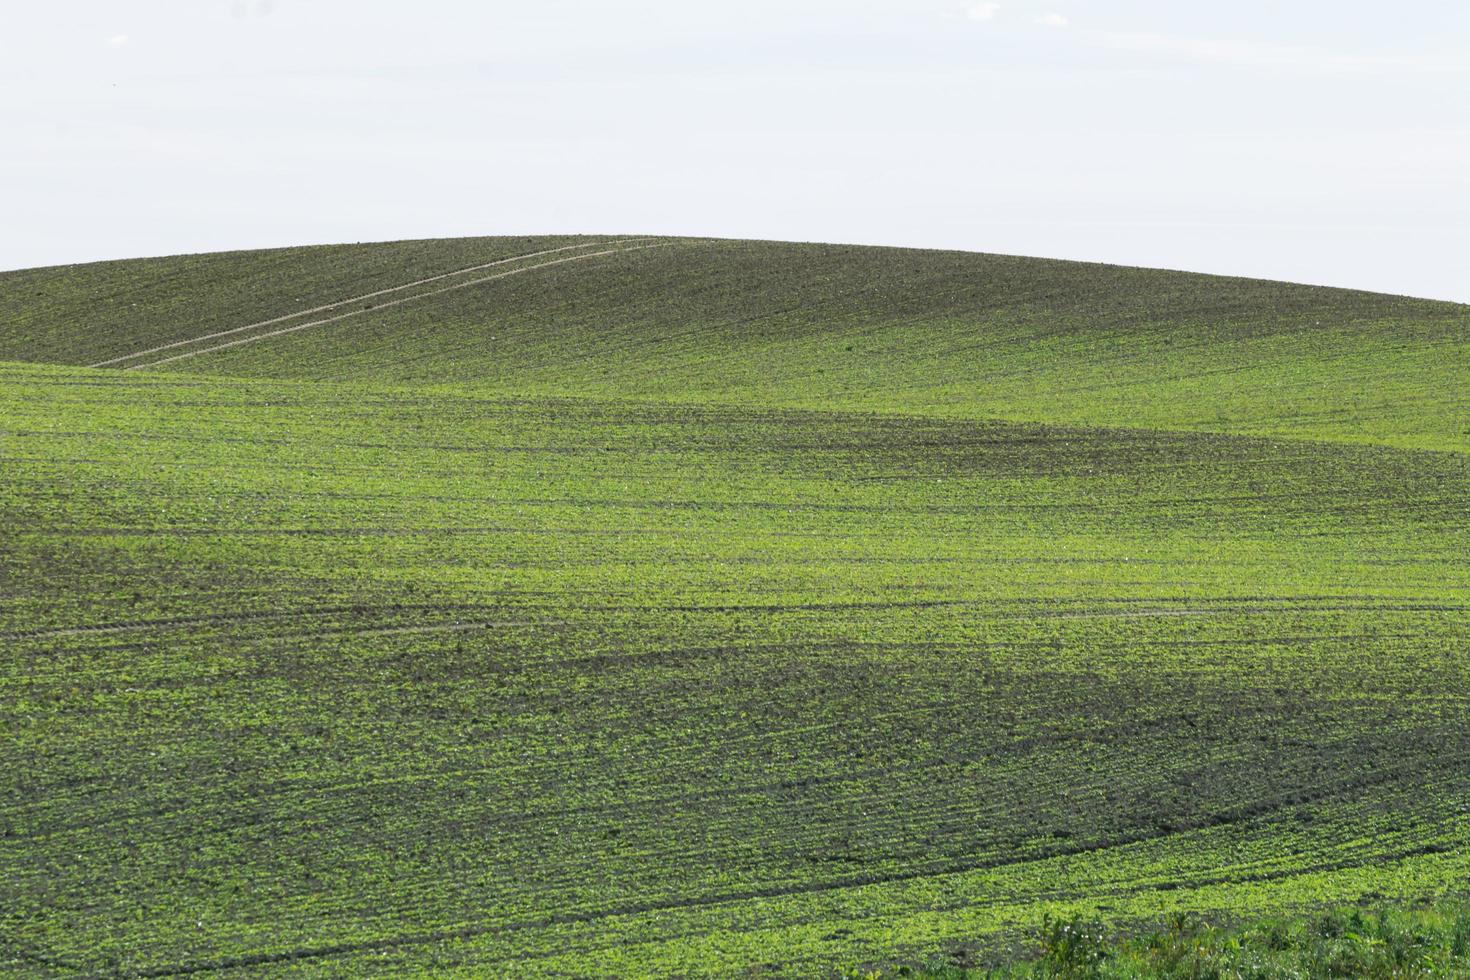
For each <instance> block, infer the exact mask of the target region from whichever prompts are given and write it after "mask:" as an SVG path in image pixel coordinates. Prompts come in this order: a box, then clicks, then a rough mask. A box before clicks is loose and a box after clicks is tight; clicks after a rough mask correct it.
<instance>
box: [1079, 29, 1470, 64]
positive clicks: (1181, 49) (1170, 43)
mask: <svg viewBox="0 0 1470 980" xmlns="http://www.w3.org/2000/svg"><path fill="white" fill-rule="evenodd" d="M1098 37H1099V38H1100V39H1101V41H1102V43H1103V44H1105V45H1107V46H1108V47H1110V48H1116V49H1117V50H1120V51H1131V52H1136V53H1139V54H1153V55H1161V56H1164V57H1169V58H1175V59H1178V60H1183V61H1189V62H1194V63H1196V64H1209V65H1233V66H1239V67H1247V68H1275V69H1283V70H1287V71H1304V72H1312V73H1373V72H1403V71H1420V72H1435V73H1438V72H1449V73H1454V74H1458V73H1460V72H1463V71H1465V70H1466V66H1465V64H1464V63H1463V62H1460V61H1458V60H1456V61H1446V60H1443V59H1435V58H1398V57H1385V56H1380V55H1367V54H1355V53H1351V52H1341V51H1330V50H1327V49H1324V48H1312V47H1303V46H1299V45H1291V44H1276V43H1273V42H1268V41H1234V40H1217V39H1212V38H1193V37H1175V36H1172V35H1167V34H1121V33H1104V34H1100V35H1098Z"/></svg>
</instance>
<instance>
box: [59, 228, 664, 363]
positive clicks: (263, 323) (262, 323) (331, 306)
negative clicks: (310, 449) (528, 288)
mask: <svg viewBox="0 0 1470 980" xmlns="http://www.w3.org/2000/svg"><path fill="white" fill-rule="evenodd" d="M644 241H648V239H647V238H620V239H615V240H613V241H608V242H579V243H577V244H576V245H563V246H562V247H560V248H548V249H544V250H543V251H540V252H527V253H526V254H525V255H512V256H510V257H509V258H504V259H496V260H495V261H494V262H485V263H482V264H480V265H471V266H466V267H465V268H463V269H454V270H452V271H450V272H441V273H439V274H438V275H433V276H428V277H426V278H424V279H415V280H414V281H413V282H406V283H403V284H402V285H398V286H389V287H387V288H386V289H379V290H377V291H376V292H371V293H363V294H362V295H361V296H351V297H348V298H347V299H339V300H337V301H336V302H335V303H327V304H325V305H323V306H313V307H312V308H311V309H307V310H297V311H296V312H295V313H286V314H283V315H281V316H277V317H272V318H271V319H269V320H259V321H257V322H255V323H247V324H245V326H243V327H232V328H230V329H229V330H220V331H217V332H215V333H207V334H204V335H203V336H200V337H190V338H189V339H188V340H176V341H174V342H173V343H169V344H161V345H159V346H158V347H150V348H148V349H147V350H140V351H134V352H133V353H131V354H124V355H122V356H121V357H113V358H109V359H107V360H105V361H98V362H97V363H96V364H88V365H87V367H94V368H97V367H107V366H108V365H111V364H119V363H121V362H123V361H131V360H133V359H134V358H137V357H145V356H147V355H148V354H157V353H158V352H159V351H166V350H172V349H173V348H175V347H184V346H186V345H188V344H197V343H199V342H200V341H203V340H213V339H215V338H216V337H228V336H229V335H230V334H236V333H240V332H242V331H245V330H254V329H255V328H256V327H268V326H270V325H271V324H273V323H282V322H284V321H286V320H294V319H296V318H297V317H299V316H310V315H311V314H313V313H324V312H326V311H327V310H335V309H336V308H337V307H339V306H346V305H347V304H348V303H360V302H362V301H363V300H365V299H372V298H374V297H376V296H386V295H387V294H389V293H396V292H399V291H401V290H404V289H412V288H413V287H414V286H423V285H426V284H428V283H431V282H438V281H439V280H440V279H448V278H449V277H451V276H459V275H464V274H465V273H466V272H479V271H480V270H482V269H490V268H493V267H495V266H497V265H507V264H509V263H511V262H520V261H523V260H525V259H535V258H540V257H541V256H543V255H554V254H556V253H557V252H569V251H571V250H572V249H576V248H596V247H597V246H600V245H626V244H627V243H629V242H644Z"/></svg>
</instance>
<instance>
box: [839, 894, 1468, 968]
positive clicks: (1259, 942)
mask: <svg viewBox="0 0 1470 980" xmlns="http://www.w3.org/2000/svg"><path fill="white" fill-rule="evenodd" d="M1038 940H1039V944H1040V946H1041V950H1040V955H1039V956H1038V957H1037V958H1036V959H1034V960H1029V961H1024V962H1020V963H1015V964H1010V965H1007V966H1000V967H988V968H968V967H964V966H958V965H954V964H936V965H931V966H927V967H923V968H917V969H913V968H907V967H905V968H900V969H898V970H895V971H854V972H850V974H849V975H850V976H852V977H863V978H870V980H879V978H882V977H911V978H913V980H982V978H983V980H1052V978H1056V980H1062V978H1076V980H1166V978H1167V980H1244V978H1251V980H1319V978H1320V980H1333V978H1349V980H1406V978H1418V977H1423V978H1430V977H1470V907H1467V906H1466V904H1465V903H1464V902H1463V901H1446V902H1442V903H1438V904H1434V905H1430V906H1428V907H1401V908H1400V907H1388V908H1383V909H1363V908H1337V909H1329V910H1326V911H1323V912H1321V913H1318V914H1316V915H1313V916H1310V917H1298V918H1266V919H1260V920H1256V921H1253V922H1250V923H1248V924H1245V925H1240V926H1234V927H1226V928H1222V927H1218V926H1213V925H1211V924H1209V923H1207V922H1205V921H1203V920H1201V919H1199V918H1197V917H1193V916H1188V915H1179V916H1175V917H1174V918H1173V919H1172V920H1171V921H1170V922H1168V923H1167V924H1165V925H1163V926H1161V927H1159V928H1157V929H1154V930H1151V931H1148V932H1146V933H1144V934H1142V935H1138V936H1133V937H1125V938H1122V939H1114V938H1111V937H1110V936H1109V935H1108V934H1107V932H1106V931H1105V930H1104V929H1103V928H1102V927H1100V926H1097V925H1088V924H1085V923H1078V922H1064V921H1061V920H1053V921H1050V922H1048V923H1046V925H1045V926H1044V927H1043V928H1042V929H1041V930H1040V933H1039V936H1038ZM955 958H956V959H965V958H967V957H966V956H964V955H957V956H956V957H955Z"/></svg>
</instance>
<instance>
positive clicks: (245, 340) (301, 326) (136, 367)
mask: <svg viewBox="0 0 1470 980" xmlns="http://www.w3.org/2000/svg"><path fill="white" fill-rule="evenodd" d="M663 245H664V243H658V244H655V245H634V246H632V247H631V248H612V249H606V250H604V251H601V252H588V253H586V254H584V255H573V256H571V257H569V258H565V259H553V260H551V261H550V262H539V263H537V264H536V265H528V266H525V267H523V268H520V269H511V270H510V271H509V272H499V273H496V274H495V275H493V276H484V277H482V278H480V279H471V280H469V281H467V282H457V283H455V284H454V285H452V286H441V287H440V288H438V289H431V290H429V291H428V292H426V293H415V294H414V295H412V296H405V297H403V298H402V299H395V300H389V301H388V302H386V303H379V304H378V305H377V306H374V307H373V308H372V309H369V310H352V311H350V312H347V313H339V314H337V315H336V316H329V317H324V318H323V319H320V320H309V321H307V322H306V323H298V324H296V325H294V326H290V327H283V328H282V329H280V330H271V331H268V332H266V333H258V334H255V335H254V336H251V337H241V338H240V339H239V340H231V341H229V342H228V343H224V344H216V345H215V346H213V347H205V348H203V349H202V350H192V351H188V352H186V353H183V354H175V355H174V356H172V357H165V358H163V359H161V360H157V361H150V362H149V363H147V364H131V365H129V366H127V367H125V368H123V370H124V371H141V370H143V369H145V368H155V367H159V366H160V365H163V364H169V363H172V362H173V361H182V360H184V359H186V358H190V357H197V356H199V355H200V354H212V353H214V352H215V351H220V350H225V349H226V348H229V347H238V346H240V345H241V344H249V343H253V342H254V341H257V340H265V339H267V338H269V337H279V336H281V335H282V334H287V333H294V332H295V331H297V330H305V329H306V328H307V327H319V326H321V325H322V324H324V323H336V322H337V321H338V320H346V319H348V318H349V317H354V316H361V315H362V314H364V313H376V312H378V311H379V310H386V309H388V308H389V307H393V306H402V305H403V304H404V303H408V302H411V301H413V300H416V299H426V298H428V297H430V296H438V295H439V294H441V293H448V292H452V291H454V290H456V289H465V288H467V287H469V286H478V285H481V284H482V283H487V282H494V281H495V280H497V279H504V278H506V277H508V276H514V275H519V274H520V273H522V272H534V271H536V270H537V269H546V268H550V267H551V266H553V265H562V264H564V263H567V262H579V261H581V260H583V259H595V258H598V257H599V256H603V255H620V254H622V253H624V252H638V251H641V250H643V249H645V248H662V247H663ZM199 339H201V340H202V339H204V338H199Z"/></svg>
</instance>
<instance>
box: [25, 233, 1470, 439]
mask: <svg viewBox="0 0 1470 980" xmlns="http://www.w3.org/2000/svg"><path fill="white" fill-rule="evenodd" d="M614 239H615V236H607V237H605V238H600V239H581V240H580V241H585V242H594V241H609V240H614ZM569 241H573V240H569V239H565V238H558V239H456V240H451V241H438V242H433V241H431V242H407V243H398V244H393V245H382V246H350V247H349V246H343V247H333V248H321V249H290V250H284V251H280V252H255V253H235V254H230V255H224V256H203V257H194V258H185V259H157V260H148V261H143V262H123V263H110V264H104V265H102V266H80V267H69V268H61V269H50V270H36V271H32V272H24V273H6V274H0V322H3V323H6V324H7V325H8V326H7V329H6V330H5V331H4V332H0V360H4V359H6V358H9V359H13V360H27V361H46V362H53V363H70V364H89V363H95V362H97V361H101V360H105V359H108V358H112V357H116V356H119V355H123V354H128V353H130V352H134V351H137V350H141V349H145V348H148V347H152V346H157V345H159V344H162V343H170V342H176V341H178V340H180V339H186V338H189V337H195V336H200V335H204V334H208V333H212V332H214V331H215V330H218V329H227V328H229V327H232V326H236V325H243V324H248V323H251V322H254V321H255V320H258V319H265V318H269V317H274V316H281V315H284V314H289V313H291V312H293V311H297V310H301V309H304V308H307V307H310V306H314V305H317V302H318V301H319V300H320V299H322V298H327V299H335V298H338V297H343V296H351V295H357V294H359V293H363V292H369V291H372V290H375V289H380V288H383V287H384V286H385V285H391V284H393V283H394V282H404V281H408V280H410V279H414V278H418V277H419V276H420V275H421V274H433V273H434V272H436V271H439V270H444V271H447V270H453V269H458V268H463V267H465V266H466V265H472V264H475V263H478V262H482V261H489V260H493V259H497V258H502V257H505V256H508V255H515V254H525V253H529V252H535V251H540V250H544V249H549V248H557V247H562V246H565V245H566V244H568V242H569ZM654 241H655V242H658V243H662V244H660V245H659V247H657V248H645V249H642V250H639V251H629V252H624V253H620V254H617V255H609V256H604V257H601V258H597V259H592V260H588V261H585V262H584V261H578V262H569V263H564V264H561V265H558V266H554V267H548V268H544V269H540V270H537V271H534V272H530V273H526V274H524V275H516V276H512V277H508V278H506V279H503V280H500V281H497V282H495V283H494V284H485V285H482V286H479V287H473V288H464V289H455V290H450V291H448V292H444V293H440V294H438V295H435V296H430V297H427V298H425V299H422V300H415V301H413V302H409V303H405V304H402V305H399V306H395V307H391V308H383V309H374V310H371V311H367V310H356V314H357V315H354V316H352V317H349V318H347V319H344V320H339V321H337V322H335V323H329V324H323V325H320V326H315V327H310V328H307V329H304V330H301V331H298V332H296V333H293V334H288V335H283V336H278V337H273V338H271V339H270V340H268V341H263V342H258V343H250V344H244V345H240V346H237V347H234V348H230V349H228V350H223V351H218V352H215V353H211V354H204V355H200V356H195V357H191V358H189V359H186V360H182V361H177V362H174V363H173V364H170V365H165V366H164V369H165V370H169V371H187V372H198V373H208V374H224V375H232V376H244V377H269V378H281V379H299V380H312V381H354V382H368V383H373V384H380V383H389V384H411V385H416V386H417V385H428V384H433V385H441V384H446V383H452V384H455V385H459V386H470V387H472V388H473V389H474V390H476V391H482V392H487V393H496V394H505V395H514V396H537V397H568V396H572V397H596V398H609V399H626V398H634V399H642V400H658V401H677V402H695V403H701V404H706V403H709V402H719V403H724V404H739V405H744V406H747V407H755V408H771V407H787V408H811V409H821V410H833V409H843V410H858V411H875V412H883V413H896V414H924V415H931V416H942V417H948V418H1005V419H1009V420H1012V421H1022V422H1056V423H1063V424H1071V425H1091V426H1098V425H1122V426H1143V427H1151V428H1165V429H1171V430H1173V429H1191V430H1210V431H1221V432H1239V433H1250V434H1262V435H1287V436H1294V437H1301V438H1314V439H1332V440H1350V441H1357V442H1379V443H1385V444H1390V445H1398V446H1404V447H1410V448H1425V449H1456V450H1461V451H1464V450H1470V307H1465V306H1459V305H1455V304H1450V303H1437V302H1429V301H1422V300H1410V299H1403V298H1400V297H1392V296H1383V295H1377V294H1372V293H1361V292H1352V291H1348V290H1336V289H1322V288H1315V287H1307V286H1291V285H1286V284H1282V283H1273V282H1263V281H1258V280H1244V279H1226V278H1220V277H1213V276H1201V275H1191V274H1185V273H1171V272H1158V271H1153V270H1145V269H1128V268H1121V267H1117V266H1106V265H1095V264H1087V263H1079V262H1054V261H1044V260H1039V259H1020V258H1011V257H1006V256H989V255H974V254H969V253H963V252H932V251H915V250H904V249H878V248H856V247H836V246H809V245H787V244H778V243H761V242H731V241H705V240H690V239H658V240H654ZM640 244H650V242H642V243H640ZM586 250H587V251H598V250H599V249H595V248H592V247H591V246H588V247H587V249H586ZM537 261H545V259H544V258H543V259H541V260H527V261H525V262H522V263H518V264H513V265H512V266H510V268H519V267H523V266H526V265H531V264H535V263H536V262H537ZM473 278H475V276H473V275H470V276H461V277H451V278H449V279H447V280H444V281H443V283H444V284H446V285H453V284H456V283H460V282H464V281H467V280H469V279H473ZM379 302H381V301H379ZM290 322H291V323H299V322H307V321H306V320H297V321H290ZM245 336H250V334H249V333H248V332H247V333H246V334H245ZM203 346H208V345H207V344H206V345H199V346H197V347H188V346H186V347H184V348H182V349H181V350H176V351H175V353H181V352H189V351H193V350H196V349H202V347H203ZM132 363H146V361H139V362H132Z"/></svg>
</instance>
